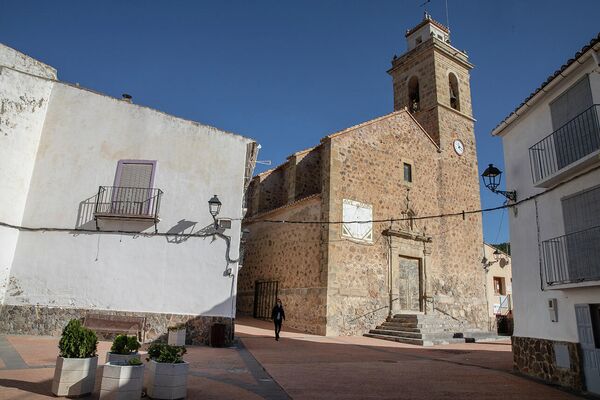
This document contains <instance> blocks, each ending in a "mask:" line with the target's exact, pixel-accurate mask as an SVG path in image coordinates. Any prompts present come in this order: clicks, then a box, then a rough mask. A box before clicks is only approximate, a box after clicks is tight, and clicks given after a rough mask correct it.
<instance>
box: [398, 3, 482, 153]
mask: <svg viewBox="0 0 600 400" xmlns="http://www.w3.org/2000/svg"><path fill="white" fill-rule="evenodd" d="M405 36H406V42H407V51H406V53H404V54H403V55H401V56H400V57H397V56H394V59H393V60H392V68H391V69H390V70H389V71H388V73H389V74H390V75H391V77H392V80H393V85H394V110H400V109H403V108H406V109H407V110H408V111H409V112H411V113H412V114H413V116H414V117H415V118H416V119H417V121H419V123H420V124H421V125H422V126H423V128H425V130H426V131H427V132H428V133H429V135H430V136H431V137H432V138H433V139H434V140H435V141H436V142H437V144H438V145H439V146H440V147H441V148H442V150H445V149H447V147H448V146H449V145H450V146H452V145H453V142H454V141H455V140H457V139H459V140H461V142H462V143H463V144H464V145H467V143H466V142H470V143H469V144H471V145H474V132H473V125H474V119H473V111H472V109H471V88H470V84H469V79H470V78H469V71H470V70H471V69H472V68H473V64H471V63H470V62H469V60H468V57H467V54H466V53H465V52H464V51H461V50H458V49H456V48H454V47H453V46H452V45H451V44H450V30H449V29H448V28H447V27H446V26H444V25H442V24H441V23H439V22H437V21H435V20H434V19H432V18H431V16H430V15H429V14H427V13H425V15H424V17H423V20H422V21H421V22H420V23H419V24H417V25H416V26H415V27H414V28H412V29H409V30H407V31H406V35H405Z"/></svg>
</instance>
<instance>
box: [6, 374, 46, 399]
mask: <svg viewBox="0 0 600 400" xmlns="http://www.w3.org/2000/svg"><path fill="white" fill-rule="evenodd" d="M0 387H7V388H13V389H19V390H22V391H24V392H29V393H36V394H40V395H43V396H46V397H52V398H54V396H53V395H52V392H51V390H52V379H47V380H44V381H41V382H27V381H19V380H16V379H0Z"/></svg>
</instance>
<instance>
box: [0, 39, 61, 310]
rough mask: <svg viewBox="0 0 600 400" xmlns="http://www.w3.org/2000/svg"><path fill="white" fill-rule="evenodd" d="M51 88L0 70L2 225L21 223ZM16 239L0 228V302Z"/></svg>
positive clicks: (46, 83) (47, 83) (11, 232)
mask: <svg viewBox="0 0 600 400" xmlns="http://www.w3.org/2000/svg"><path fill="white" fill-rule="evenodd" d="M1 50H2V48H0V55H1V54H3V52H2V51H1ZM0 61H1V60H0ZM52 85H53V82H52V81H48V80H44V79H39V78H36V77H32V76H30V75H27V74H23V73H21V72H18V71H14V70H12V69H10V68H6V67H2V66H0V182H1V186H0V188H1V190H0V221H2V222H5V223H9V224H13V225H19V224H21V222H22V217H23V212H24V210H25V202H26V199H27V193H28V191H29V185H30V181H31V176H32V173H33V168H34V163H35V156H36V153H37V148H38V143H39V140H40V135H41V132H42V127H43V124H44V118H45V115H46V109H47V107H48V100H49V97H50V92H51V90H52ZM18 236H19V232H18V231H16V230H14V229H8V228H5V227H2V226H0V299H3V298H4V294H5V291H6V288H7V286H8V274H9V270H10V266H11V264H12V261H13V256H14V253H15V248H16V244H17V239H18Z"/></svg>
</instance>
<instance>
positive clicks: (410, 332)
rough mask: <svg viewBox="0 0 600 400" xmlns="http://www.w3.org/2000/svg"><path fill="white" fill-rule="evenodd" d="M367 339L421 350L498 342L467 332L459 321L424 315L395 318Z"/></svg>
mask: <svg viewBox="0 0 600 400" xmlns="http://www.w3.org/2000/svg"><path fill="white" fill-rule="evenodd" d="M364 336H366V337H371V338H376V339H383V340H389V341H392V342H399V343H407V344H414V345H418V346H433V345H437V344H449V343H465V342H474V341H475V340H481V339H492V340H493V339H497V337H496V335H494V334H492V333H490V332H484V331H481V330H477V329H468V330H467V329H465V327H464V326H463V325H462V324H461V323H460V322H459V321H457V320H455V319H453V318H451V317H448V316H446V315H440V314H427V315H426V314H422V313H415V314H396V315H394V317H393V318H392V319H390V320H388V321H386V322H384V323H382V324H381V325H378V326H377V327H376V328H375V329H371V330H370V331H369V333H366V334H365V335H364Z"/></svg>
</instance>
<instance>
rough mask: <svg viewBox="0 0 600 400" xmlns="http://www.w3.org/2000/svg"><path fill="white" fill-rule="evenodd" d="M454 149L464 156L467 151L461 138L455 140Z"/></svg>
mask: <svg viewBox="0 0 600 400" xmlns="http://www.w3.org/2000/svg"><path fill="white" fill-rule="evenodd" d="M454 151H455V152H456V154H458V155H459V156H462V155H463V153H464V152H465V145H464V144H463V142H461V141H460V140H458V139H456V140H455V141H454Z"/></svg>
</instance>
